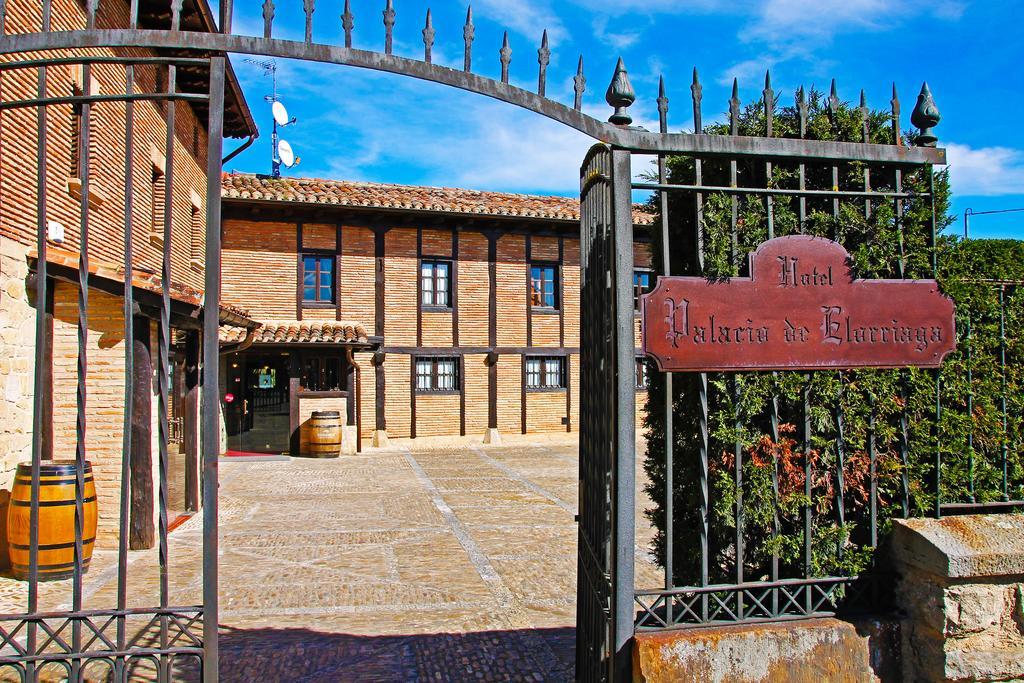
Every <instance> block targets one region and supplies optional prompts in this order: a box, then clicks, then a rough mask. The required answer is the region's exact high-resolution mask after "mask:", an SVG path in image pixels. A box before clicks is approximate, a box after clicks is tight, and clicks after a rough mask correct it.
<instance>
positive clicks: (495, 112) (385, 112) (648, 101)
mask: <svg viewBox="0 0 1024 683" xmlns="http://www.w3.org/2000/svg"><path fill="white" fill-rule="evenodd" d="M277 4H278V9H277V14H276V18H275V27H274V35H275V37H281V38H294V39H299V40H301V39H302V32H303V15H302V3H301V2H298V0H291V1H290V2H287V3H286V2H284V1H283V0H279V1H278V3H277ZM342 4H343V0H318V2H317V4H316V13H315V23H314V26H315V29H314V39H315V40H316V41H317V42H328V43H338V42H340V41H341V40H342V33H341V22H340V19H339V15H340V14H341V6H342ZM428 5H430V3H428V2H426V1H425V0H395V9H396V11H397V24H396V28H395V52H396V53H397V54H400V55H404V56H409V57H417V58H421V57H422V54H423V45H422V35H421V33H420V32H421V30H422V28H423V24H424V18H425V14H426V10H427V7H428ZM383 6H384V2H383V0H352V8H353V12H354V14H355V17H356V28H355V44H354V46H355V47H358V48H364V49H373V50H383V39H384V27H383V23H382V15H381V11H382V10H383ZM235 7H236V18H235V30H236V31H237V32H240V33H249V34H253V35H256V34H262V18H261V15H260V14H259V13H258V12H259V5H258V3H255V2H253V3H236V5H235ZM432 9H433V18H434V27H435V29H436V31H437V38H436V42H435V45H434V61H435V63H439V64H442V65H446V66H452V67H455V68H461V66H462V25H463V23H464V21H465V13H466V6H465V4H464V3H463V2H461V1H460V2H450V1H448V0H445V1H444V2H437V1H435V2H434V3H432ZM473 10H474V19H475V24H476V27H477V28H476V42H475V44H474V70H475V71H477V72H479V73H482V74H484V75H489V76H494V77H497V76H498V75H499V74H500V64H499V61H498V49H499V48H500V47H501V37H502V31H503V30H504V29H506V28H507V29H508V30H509V36H510V40H511V45H512V49H513V56H512V67H511V79H512V81H513V82H514V83H516V84H518V85H521V86H523V87H527V88H534V87H536V82H537V48H538V47H539V43H540V37H541V33H542V31H543V30H544V29H545V28H547V29H548V31H549V34H550V38H551V49H552V53H553V54H552V58H551V65H550V67H549V70H548V83H549V85H548V95H549V97H553V98H555V99H558V100H560V101H562V102H569V103H571V102H572V76H573V75H574V74H575V70H576V62H577V59H578V58H579V55H581V54H582V55H583V56H584V59H585V61H586V65H587V78H588V91H589V92H588V93H587V96H586V98H585V102H584V108H585V110H586V111H587V112H588V113H590V114H592V115H594V116H598V117H600V118H602V119H604V118H607V116H608V115H609V114H610V110H609V108H608V107H607V105H605V103H604V100H603V97H604V91H605V89H606V88H607V85H608V82H609V80H610V78H611V75H612V70H613V68H614V65H615V60H616V58H617V57H618V56H619V55H621V56H622V57H623V58H624V59H625V62H626V66H627V68H628V69H629V72H630V77H631V79H632V82H633V85H634V87H635V88H636V90H637V95H638V100H637V103H636V104H635V105H634V106H633V107H632V109H631V111H632V113H633V116H634V118H635V119H636V123H638V124H639V125H644V126H646V127H648V128H651V129H656V126H657V110H656V108H655V102H654V100H655V98H656V97H657V80H658V76H659V75H662V74H663V75H664V76H665V78H666V83H667V85H668V90H669V93H668V94H669V98H670V100H671V103H672V104H671V106H672V111H671V113H670V115H669V118H670V126H671V128H672V130H692V126H693V122H692V115H691V109H690V100H689V84H690V74H691V70H692V69H693V67H694V66H696V67H697V68H698V69H699V70H700V73H701V80H702V82H703V84H704V116H705V120H706V121H709V120H715V119H720V118H721V117H722V112H723V111H725V109H726V102H727V100H728V97H729V88H730V85H731V82H732V78H733V77H734V76H736V77H738V78H739V82H740V94H741V98H742V99H743V100H744V101H747V100H749V99H752V98H754V97H757V96H758V95H759V93H760V91H761V88H762V87H763V79H764V71H765V69H766V68H771V70H772V79H773V85H774V87H775V90H776V92H777V93H778V96H779V98H780V100H782V101H785V102H788V101H790V100H791V98H792V94H793V92H794V90H795V89H796V87H797V86H799V85H800V84H804V85H806V86H808V87H810V86H812V85H813V86H817V87H819V88H827V87H828V83H829V81H830V79H831V78H833V77H835V78H836V79H837V82H838V85H839V94H840V97H841V98H843V99H845V100H849V101H856V100H857V98H858V97H859V93H860V90H861V89H862V88H863V89H864V90H865V91H866V93H867V96H868V103H869V105H871V106H873V107H875V108H883V107H887V106H888V102H889V98H890V91H891V87H892V83H893V82H894V81H895V83H896V85H897V87H898V89H899V92H900V99H901V100H902V102H903V112H904V115H903V125H904V126H905V127H909V125H910V124H909V117H910V111H911V110H912V108H913V105H914V102H915V100H916V96H917V92H918V90H919V89H920V86H921V82H922V81H924V80H927V81H928V82H929V84H930V86H931V89H932V92H933V94H934V96H935V99H936V101H937V104H938V106H939V109H940V110H941V112H942V122H941V124H940V125H939V127H938V128H937V129H936V130H937V134H938V136H939V139H940V144H941V145H942V146H945V147H946V148H947V149H948V150H949V161H950V167H951V173H952V177H953V191H954V193H955V197H956V199H955V203H954V207H953V211H954V212H955V213H956V214H958V215H959V216H962V215H963V212H964V210H965V209H967V208H968V207H970V208H972V209H973V210H974V211H976V212H978V211H986V210H999V209H1009V208H1018V207H1020V208H1024V122H1022V120H1021V117H1020V112H1024V70H1022V68H1021V64H1022V63H1024V40H1021V39H1020V36H1019V35H1017V34H1016V33H1015V31H1016V30H1018V29H1019V27H1020V25H1021V24H1022V21H1024V5H1022V3H1021V2H1020V0H976V1H969V0H614V1H608V0H475V2H473ZM244 12H252V14H244ZM232 61H233V63H234V66H235V69H236V71H237V72H238V75H239V77H240V79H241V81H242V85H243V88H244V89H245V92H246V95H247V97H248V98H249V102H250V106H251V107H252V109H253V112H254V114H255V116H256V119H257V122H258V124H259V125H260V128H261V131H262V135H261V137H260V139H259V140H258V141H257V143H256V144H255V145H254V147H253V148H252V149H250V150H248V151H246V152H245V153H243V154H242V155H240V156H239V157H237V158H235V159H234V160H232V161H231V162H230V164H229V166H228V169H229V170H239V171H254V172H263V173H266V172H269V168H270V123H271V118H270V107H269V105H267V104H265V103H264V102H263V100H262V97H263V96H264V95H266V94H269V92H270V90H271V82H270V79H269V78H265V77H263V75H262V71H261V70H260V69H259V68H258V67H256V66H253V65H251V64H249V63H247V62H245V61H244V59H243V57H242V56H239V55H235V56H234V57H233V59H232ZM278 94H279V96H280V98H281V99H282V100H283V101H284V103H285V104H286V105H287V106H288V109H289V111H290V112H291V114H292V115H294V116H297V117H298V119H299V122H298V123H297V124H296V125H295V126H292V127H289V128H288V129H286V130H285V131H283V137H285V138H287V139H288V140H289V142H290V143H291V144H292V146H293V148H294V149H295V151H296V154H298V155H299V156H300V157H301V159H302V162H301V164H300V165H299V166H297V167H295V168H293V169H290V170H287V171H285V174H287V175H291V176H314V177H321V178H338V179H349V180H368V181H377V182H397V183H410V184H423V185H441V186H461V187H471V188H477V189H489V190H505V191H512V192H532V193H542V194H560V195H575V194H576V193H577V192H578V186H579V179H578V168H579V164H580V162H581V160H582V158H583V155H584V153H585V152H586V150H587V148H588V147H589V145H590V140H589V139H588V138H586V137H585V136H583V135H581V134H579V133H576V132H575V131H573V130H571V129H568V128H565V127H563V126H562V125H560V124H557V123H555V122H552V121H549V120H547V119H545V118H543V117H541V116H539V115H536V114H533V113H531V112H526V111H522V110H519V109H517V108H515V107H512V106H510V105H507V104H504V103H500V102H497V101H494V100H490V99H488V98H485V97H481V96H479V95H473V94H469V93H463V92H461V91H458V90H455V89H451V88H447V87H445V86H440V85H436V84H432V83H424V82H420V81H416V80H414V79H410V78H407V77H401V76H392V75H388V74H380V73H376V72H370V71H363V70H359V69H354V68H351V67H342V66H337V65H323V64H312V63H303V62H291V61H284V60H281V61H279V62H278ZM229 148H230V143H229ZM954 229H957V230H962V218H960V219H958V222H957V224H956V226H954ZM971 233H972V236H976V237H1016V238H1024V212H1021V213H1015V214H1014V213H1008V214H1002V215H992V216H979V217H976V218H974V219H972V221H971Z"/></svg>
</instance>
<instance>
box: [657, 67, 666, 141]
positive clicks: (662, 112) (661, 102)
mask: <svg viewBox="0 0 1024 683" xmlns="http://www.w3.org/2000/svg"><path fill="white" fill-rule="evenodd" d="M658 124H659V126H660V128H659V129H660V130H661V132H662V133H667V132H668V96H667V95H666V94H665V77H664V76H660V77H659V78H658Z"/></svg>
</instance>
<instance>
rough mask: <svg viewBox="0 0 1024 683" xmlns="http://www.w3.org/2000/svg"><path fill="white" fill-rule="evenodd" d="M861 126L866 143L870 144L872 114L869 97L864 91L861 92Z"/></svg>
mask: <svg viewBox="0 0 1024 683" xmlns="http://www.w3.org/2000/svg"><path fill="white" fill-rule="evenodd" d="M859 109H860V125H861V128H863V129H864V142H870V141H871V140H870V138H871V129H870V128H869V116H870V114H871V112H870V111H869V110H868V97H867V95H865V94H864V90H863V89H861V91H860V107H859Z"/></svg>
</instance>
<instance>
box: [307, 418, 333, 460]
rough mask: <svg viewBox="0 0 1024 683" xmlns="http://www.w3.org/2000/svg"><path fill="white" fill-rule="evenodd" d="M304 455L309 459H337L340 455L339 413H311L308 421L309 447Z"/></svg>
mask: <svg viewBox="0 0 1024 683" xmlns="http://www.w3.org/2000/svg"><path fill="white" fill-rule="evenodd" d="M307 449H308V450H307V452H306V455H308V456H309V457H311V458H337V457H338V455H340V454H341V413H339V412H338V411H337V410H323V411H320V412H316V413H313V416H312V417H311V418H310V420H309V446H308V447H307Z"/></svg>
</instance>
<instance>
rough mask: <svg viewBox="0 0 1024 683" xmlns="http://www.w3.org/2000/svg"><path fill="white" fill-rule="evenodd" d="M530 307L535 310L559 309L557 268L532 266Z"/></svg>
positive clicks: (552, 266)
mask: <svg viewBox="0 0 1024 683" xmlns="http://www.w3.org/2000/svg"><path fill="white" fill-rule="evenodd" d="M530 305H531V306H533V307H534V308H552V309H557V308H558V267H557V266H554V265H531V266H530Z"/></svg>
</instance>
